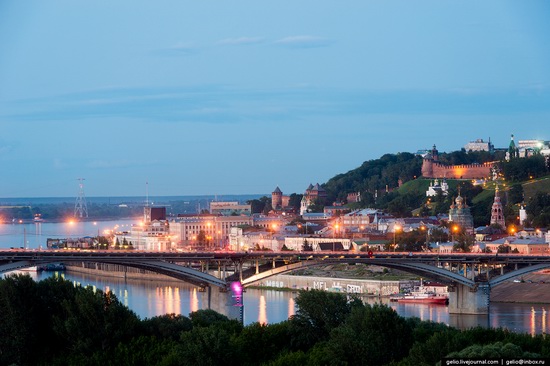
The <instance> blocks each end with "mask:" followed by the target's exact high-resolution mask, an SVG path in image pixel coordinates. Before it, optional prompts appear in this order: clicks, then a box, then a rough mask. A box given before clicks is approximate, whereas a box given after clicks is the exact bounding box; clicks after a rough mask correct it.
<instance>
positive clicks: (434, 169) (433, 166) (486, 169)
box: [422, 145, 495, 179]
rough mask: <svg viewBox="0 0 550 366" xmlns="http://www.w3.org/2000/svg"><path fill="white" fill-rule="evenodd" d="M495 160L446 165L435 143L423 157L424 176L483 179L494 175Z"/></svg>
mask: <svg viewBox="0 0 550 366" xmlns="http://www.w3.org/2000/svg"><path fill="white" fill-rule="evenodd" d="M494 165H495V162H488V163H483V164H464V165H445V164H442V163H441V162H439V152H438V151H437V149H436V147H435V145H434V146H433V148H432V151H431V153H429V154H427V155H426V156H424V158H423V159H422V176H423V177H425V178H448V179H481V178H486V177H490V176H491V175H492V168H493V166H494Z"/></svg>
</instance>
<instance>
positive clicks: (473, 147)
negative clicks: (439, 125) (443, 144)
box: [464, 139, 495, 152]
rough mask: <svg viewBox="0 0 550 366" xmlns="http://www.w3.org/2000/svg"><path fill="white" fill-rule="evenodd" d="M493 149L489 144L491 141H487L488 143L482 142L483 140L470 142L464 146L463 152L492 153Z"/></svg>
mask: <svg viewBox="0 0 550 366" xmlns="http://www.w3.org/2000/svg"><path fill="white" fill-rule="evenodd" d="M494 149H495V147H494V146H493V144H492V143H491V139H489V141H483V139H477V140H475V141H470V142H468V143H467V144H466V145H464V150H466V152H468V151H489V152H492V151H493V150H494Z"/></svg>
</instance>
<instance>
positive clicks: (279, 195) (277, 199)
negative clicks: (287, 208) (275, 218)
mask: <svg viewBox="0 0 550 366" xmlns="http://www.w3.org/2000/svg"><path fill="white" fill-rule="evenodd" d="M271 207H273V209H274V210H277V209H281V208H282V207H283V192H282V191H281V190H280V189H279V186H277V187H276V188H275V190H274V191H273V192H271Z"/></svg>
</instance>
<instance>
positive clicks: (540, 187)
mask: <svg viewBox="0 0 550 366" xmlns="http://www.w3.org/2000/svg"><path fill="white" fill-rule="evenodd" d="M522 186H523V193H524V195H525V201H526V202H527V201H528V200H529V199H530V198H532V197H533V196H535V194H537V193H538V192H542V193H550V176H546V177H542V178H540V179H536V180H529V181H527V182H523V183H522Z"/></svg>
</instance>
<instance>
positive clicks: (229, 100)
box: [0, 0, 550, 197]
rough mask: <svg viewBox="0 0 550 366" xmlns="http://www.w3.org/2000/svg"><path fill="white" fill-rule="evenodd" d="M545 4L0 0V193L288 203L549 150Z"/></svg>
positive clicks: (549, 34)
mask: <svg viewBox="0 0 550 366" xmlns="http://www.w3.org/2000/svg"><path fill="white" fill-rule="evenodd" d="M548 19H550V1H547V0H529V1H520V0H517V1H506V0H498V1H492V0H487V1H478V0H475V1H474V0H465V1H456V0H432V1H429V0H426V1H422V0H421V1H410V0H402V1H395V0H377V1H370V0H357V1H355V0H351V1H327V0H315V1H309V0H300V1H294V0H292V1H291V0H278V1H252V0H250V1H243V0H235V1H208V0H207V1H187V0H174V1H171V0H161V1H136V0H116V1H112V0H95V1H84V0H49V1H44V0H34V1H20V0H0V131H1V132H0V169H1V170H2V179H0V197H44V196H46V197H49V196H52V197H55V196H75V195H76V194H77V191H78V181H77V178H80V177H82V178H85V179H86V181H85V192H86V195H87V196H135V195H144V194H145V185H146V183H145V182H149V184H148V186H149V193H150V194H151V195H156V196H160V195H199V194H218V195H221V196H223V195H224V194H245V193H253V194H256V193H257V194H260V193H261V194H263V193H270V192H271V191H272V190H273V189H274V188H275V187H276V186H277V185H278V186H280V188H281V190H282V191H283V192H284V193H285V194H290V193H293V192H297V193H302V192H303V191H304V190H305V188H306V187H307V186H308V184H309V183H316V182H319V183H323V182H326V181H327V180H328V179H329V178H331V177H333V176H334V175H336V174H339V173H344V172H347V171H349V170H351V169H354V168H356V167H358V166H359V165H361V163H362V162H363V161H365V160H370V159H376V158H378V157H380V156H381V155H383V154H385V153H397V152H401V151H407V152H416V151H417V150H418V149H425V148H430V147H431V146H432V145H433V144H436V145H437V146H438V148H439V150H440V151H453V150H458V149H460V148H461V147H462V146H464V144H465V143H467V142H468V141H472V140H475V139H477V138H484V139H488V138H491V140H492V141H493V143H494V144H495V145H496V146H497V147H505V146H507V145H508V143H509V139H510V137H509V136H510V134H512V133H514V134H515V135H516V139H534V138H538V139H544V140H550V128H549V126H550V123H549V122H550V67H549V66H550V21H548Z"/></svg>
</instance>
